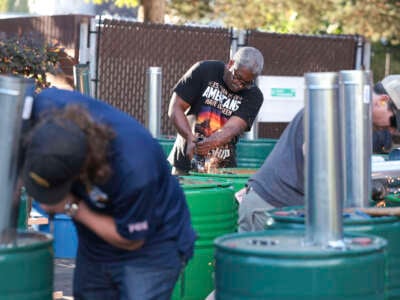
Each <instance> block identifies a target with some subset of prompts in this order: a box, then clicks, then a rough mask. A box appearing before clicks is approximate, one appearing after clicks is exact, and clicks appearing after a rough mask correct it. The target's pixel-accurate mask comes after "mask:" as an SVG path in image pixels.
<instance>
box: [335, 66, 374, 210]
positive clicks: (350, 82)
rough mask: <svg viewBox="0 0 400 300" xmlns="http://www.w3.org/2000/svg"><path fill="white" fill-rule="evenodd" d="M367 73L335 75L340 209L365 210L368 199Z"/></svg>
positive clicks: (369, 125) (369, 133)
mask: <svg viewBox="0 0 400 300" xmlns="http://www.w3.org/2000/svg"><path fill="white" fill-rule="evenodd" d="M371 88H372V78H371V72H369V71H361V70H348V71H347V70H346V71H340V72H339V91H340V93H339V95H340V110H341V113H340V117H341V118H342V128H343V132H342V137H343V149H342V151H343V161H344V178H345V182H344V184H345V197H344V204H343V205H344V207H367V206H368V202H369V199H370V196H371V155H372V121H371V118H372V116H371Z"/></svg>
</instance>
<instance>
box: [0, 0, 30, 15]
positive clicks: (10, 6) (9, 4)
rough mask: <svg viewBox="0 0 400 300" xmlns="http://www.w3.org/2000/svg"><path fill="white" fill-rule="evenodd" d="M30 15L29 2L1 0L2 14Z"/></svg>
mask: <svg viewBox="0 0 400 300" xmlns="http://www.w3.org/2000/svg"><path fill="white" fill-rule="evenodd" d="M5 12H14V13H28V12H29V8H28V0H17V1H15V0H0V13H5Z"/></svg>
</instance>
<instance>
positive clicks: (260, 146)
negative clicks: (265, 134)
mask: <svg viewBox="0 0 400 300" xmlns="http://www.w3.org/2000/svg"><path fill="white" fill-rule="evenodd" d="M277 141H278V140H277V139H270V138H261V139H255V140H249V139H240V140H239V142H238V143H237V144H236V162H237V166H238V167H239V168H259V167H261V165H262V164H263V163H264V161H265V159H266V158H267V156H268V155H269V154H270V153H271V151H272V150H273V149H274V147H275V144H276V143H277Z"/></svg>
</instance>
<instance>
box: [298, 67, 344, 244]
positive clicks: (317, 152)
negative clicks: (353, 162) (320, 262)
mask: <svg viewBox="0 0 400 300" xmlns="http://www.w3.org/2000/svg"><path fill="white" fill-rule="evenodd" d="M305 84H306V87H305V110H304V130H305V206H306V236H305V240H306V243H309V244H314V245H320V246H335V247H336V246H339V245H342V244H344V243H342V240H343V228H342V208H343V205H342V199H343V194H344V190H343V176H342V174H343V167H342V165H343V160H342V149H341V148H342V147H341V143H342V141H341V136H340V118H339V113H340V111H339V86H338V74H337V73H333V72H325V73H306V74H305Z"/></svg>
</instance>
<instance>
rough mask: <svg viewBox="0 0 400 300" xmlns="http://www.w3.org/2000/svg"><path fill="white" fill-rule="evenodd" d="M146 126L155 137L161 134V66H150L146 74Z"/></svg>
mask: <svg viewBox="0 0 400 300" xmlns="http://www.w3.org/2000/svg"><path fill="white" fill-rule="evenodd" d="M145 92H146V103H147V106H146V107H147V111H146V127H147V129H148V130H149V131H150V132H151V134H152V135H153V137H155V138H157V137H159V136H160V128H161V126H160V122H161V98H162V72H161V67H149V68H148V70H147V76H146V91H145Z"/></svg>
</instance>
